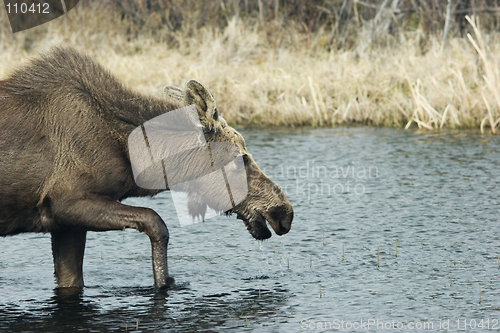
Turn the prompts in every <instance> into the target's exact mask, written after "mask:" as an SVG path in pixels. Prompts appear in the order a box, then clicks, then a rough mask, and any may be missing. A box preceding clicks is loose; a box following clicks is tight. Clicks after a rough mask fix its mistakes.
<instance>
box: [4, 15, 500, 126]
mask: <svg viewBox="0 0 500 333" xmlns="http://www.w3.org/2000/svg"><path fill="white" fill-rule="evenodd" d="M0 21H1V22H2V25H1V29H2V31H1V33H0V78H4V77H5V76H6V75H7V74H8V72H9V71H10V70H11V69H12V68H13V67H15V66H18V65H19V64H21V63H22V62H23V61H25V59H27V58H28V57H29V56H31V55H33V54H36V53H37V52H39V51H43V50H44V49H46V48H47V47H48V46H50V45H54V44H64V43H69V44H72V45H75V46H76V47H78V48H80V49H81V50H83V51H85V52H87V53H90V54H91V55H93V56H95V57H96V58H97V59H98V60H99V61H100V62H101V63H102V64H103V65H104V66H105V67H107V68H109V70H110V71H111V72H112V73H114V74H115V75H116V76H117V77H118V78H119V79H120V80H122V81H123V82H124V83H125V84H126V85H128V86H130V87H132V88H134V89H137V90H139V91H142V92H145V93H151V94H160V93H161V90H162V87H163V86H164V85H166V84H173V85H177V86H183V84H184V83H185V82H186V80H188V79H190V78H196V79H198V80H200V81H201V82H203V83H204V84H206V85H207V86H208V87H209V88H210V89H211V91H212V92H213V93H214V95H215V97H216V99H217V101H218V107H219V109H220V111H221V113H222V114H223V116H224V117H225V118H226V119H227V120H228V122H229V123H231V124H238V125H257V126H302V125H312V126H336V125H343V124H368V125H377V126H397V127H406V126H409V127H411V126H419V127H424V128H429V129H434V128H440V127H452V128H478V129H479V128H480V127H481V124H482V125H483V127H484V129H485V131H487V130H489V128H488V127H491V124H492V123H493V124H494V123H495V121H496V119H498V118H499V117H500V112H499V103H500V101H498V99H497V97H498V96H497V97H496V96H495V94H496V90H497V88H496V87H497V85H498V83H499V82H500V80H499V79H498V75H499V73H498V65H499V62H500V36H499V35H498V34H496V33H488V34H486V35H484V36H483V38H484V45H486V46H482V47H483V48H484V51H485V53H486V63H487V65H485V62H484V60H483V58H481V57H480V56H478V52H477V51H476V49H475V48H474V46H473V44H472V43H471V42H470V40H469V39H467V38H450V39H449V40H448V42H447V45H446V46H444V47H443V44H442V42H441V39H440V38H438V37H433V35H432V34H426V33H424V31H423V30H422V29H420V28H418V27H417V28H415V29H414V30H413V31H402V32H400V33H398V34H396V35H394V34H386V35H379V36H377V42H376V43H374V42H372V37H373V34H372V32H371V30H369V29H368V28H366V29H360V31H359V32H358V35H357V39H356V41H355V42H354V43H353V45H352V47H350V48H349V49H347V50H345V49H339V50H337V49H329V48H328V47H325V45H326V44H327V43H328V40H329V35H330V33H329V31H326V30H324V29H321V28H320V29H318V31H316V32H314V33H304V32H301V31H300V30H299V29H295V28H294V27H293V26H288V27H287V28H286V29H285V28H281V26H280V23H279V22H277V21H276V22H275V26H274V28H273V26H271V25H268V26H267V27H266V29H263V28H262V26H261V25H260V24H259V23H258V22H255V21H252V20H244V19H241V18H240V19H239V20H237V19H235V18H232V19H229V20H228V23H227V26H226V27H222V28H221V27H209V26H205V27H201V28H199V29H192V28H185V29H183V28H181V29H178V30H177V31H175V32H173V33H171V34H170V35H168V36H167V37H161V36H160V37H159V36H157V35H154V34H147V33H141V34H137V35H135V36H133V37H131V36H130V33H126V30H127V24H125V23H124V22H123V20H121V18H120V17H119V15H118V14H116V15H114V14H113V13H109V12H108V13H104V12H100V11H98V10H97V11H96V10H93V11H90V10H89V8H83V9H82V8H78V7H77V8H75V9H74V10H72V11H71V12H70V13H68V15H67V16H66V17H63V18H61V19H58V20H55V21H53V22H51V23H48V24H45V25H43V26H39V27H36V28H33V29H30V30H28V31H24V32H20V33H17V34H15V35H12V33H11V32H10V28H9V27H8V25H7V18H6V15H5V13H3V11H2V14H0ZM273 29H274V30H273ZM436 36H437V35H436ZM472 37H474V39H476V40H477V39H478V37H477V36H476V35H474V34H473V35H472ZM478 46H479V47H481V45H478ZM484 77H486V78H487V79H488V80H485V78H484ZM488 81H489V82H490V84H488V83H487V82H488ZM488 108H489V110H490V112H489V113H488Z"/></svg>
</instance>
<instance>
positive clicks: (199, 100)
mask: <svg viewBox="0 0 500 333" xmlns="http://www.w3.org/2000/svg"><path fill="white" fill-rule="evenodd" d="M185 100H186V104H187V105H191V104H194V105H195V106H196V110H198V115H199V116H200V119H201V118H209V119H214V120H217V119H218V118H219V114H218V112H217V106H216V104H215V98H214V96H213V95H212V93H211V92H210V91H209V90H208V89H207V87H205V86H204V85H203V84H201V83H200V82H198V81H196V80H192V79H191V80H189V81H188V82H186V95H185Z"/></svg>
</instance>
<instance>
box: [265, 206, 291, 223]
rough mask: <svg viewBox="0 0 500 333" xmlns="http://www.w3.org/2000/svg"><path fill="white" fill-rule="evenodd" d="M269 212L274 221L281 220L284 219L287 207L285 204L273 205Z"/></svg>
mask: <svg viewBox="0 0 500 333" xmlns="http://www.w3.org/2000/svg"><path fill="white" fill-rule="evenodd" d="M267 213H268V215H269V217H270V218H271V219H272V220H273V221H280V220H281V219H283V218H284V217H285V216H286V214H287V209H286V207H285V206H284V205H283V206H275V207H271V208H270V209H269V211H268V212H267Z"/></svg>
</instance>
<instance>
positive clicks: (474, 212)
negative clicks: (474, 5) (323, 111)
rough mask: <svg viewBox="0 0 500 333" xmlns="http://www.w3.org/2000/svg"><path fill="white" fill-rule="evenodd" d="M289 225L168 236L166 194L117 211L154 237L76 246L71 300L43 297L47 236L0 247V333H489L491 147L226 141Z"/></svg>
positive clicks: (495, 172) (409, 135) (448, 139)
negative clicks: (269, 189) (256, 234)
mask: <svg viewBox="0 0 500 333" xmlns="http://www.w3.org/2000/svg"><path fill="white" fill-rule="evenodd" d="M241 132H242V134H243V135H244V137H245V139H246V142H247V146H248V149H249V151H250V152H251V153H252V154H253V156H254V158H255V160H256V161H257V163H258V164H259V166H260V167H261V168H262V169H265V170H266V173H267V175H268V176H269V177H270V178H271V179H272V180H273V181H274V182H275V183H277V184H278V185H279V186H281V187H282V188H283V189H284V190H285V192H286V194H287V196H288V198H289V199H290V201H291V203H292V205H293V206H294V210H295V218H294V222H293V225H292V229H291V231H290V232H289V233H288V234H287V235H284V236H281V237H278V236H276V235H274V234H273V237H272V238H271V239H269V240H267V241H264V242H259V241H256V240H254V239H253V238H252V237H251V236H250V234H249V233H248V232H247V231H246V229H245V227H244V226H243V223H242V222H241V221H239V220H236V219H235V217H234V216H233V217H229V218H228V217H216V218H214V219H210V220H207V221H206V222H204V223H198V224H193V225H190V226H186V227H181V226H180V225H179V224H178V223H177V222H176V215H175V210H174V208H173V204H172V201H171V199H170V197H169V194H168V193H163V194H160V195H158V196H157V197H155V198H141V199H133V200H127V201H126V203H128V204H131V205H140V206H146V207H151V208H153V209H155V210H156V211H157V212H158V213H159V214H160V215H161V216H162V217H163V219H164V220H165V221H166V222H167V224H168V227H169V230H170V245H169V270H170V273H171V274H172V275H173V277H174V278H175V279H176V284H175V287H174V288H173V289H171V290H168V291H166V292H163V293H156V292H155V290H154V289H153V288H152V285H153V276H152V269H151V259H150V245H149V239H148V238H147V237H146V236H145V235H144V234H140V233H138V232H136V231H134V230H126V231H119V232H106V233H89V234H88V239H87V247H86V256H85V262H84V279H85V285H86V287H85V289H84V291H83V292H82V293H81V294H77V295H71V294H64V293H62V292H61V291H58V290H55V289H54V287H55V284H54V279H53V276H52V272H53V267H52V256H51V249H50V236H49V235H48V234H24V235H18V236H14V237H7V238H0V253H1V256H0V331H2V332H77V331H82V332H103V331H108V332H126V331H128V332H133V331H135V332H220V331H227V332H299V331H306V332H307V331H314V332H323V331H325V332H328V331H334V330H337V329H338V330H340V331H345V332H358V331H363V332H384V331H401V330H405V329H413V330H412V331H415V332H429V331H442V332H447V331H450V332H454V331H458V330H464V331H465V330H467V331H470V330H474V331H499V330H500V291H499V288H498V287H499V286H500V258H499V255H500V224H499V208H500V206H499V200H500V184H499V180H500V168H499V166H500V154H499V149H500V139H499V137H495V136H490V135H479V134H477V133H476V132H467V131H461V132H437V131H436V132H430V131H425V132H418V131H404V130H398V129H379V128H349V129H344V128H339V129H326V130H276V131H261V130H255V131H253V130H242V131H241Z"/></svg>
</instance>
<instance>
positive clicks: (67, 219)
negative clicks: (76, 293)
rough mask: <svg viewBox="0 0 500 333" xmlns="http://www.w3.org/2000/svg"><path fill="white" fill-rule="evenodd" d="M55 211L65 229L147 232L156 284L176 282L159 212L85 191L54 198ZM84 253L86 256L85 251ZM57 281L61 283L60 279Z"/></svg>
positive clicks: (166, 284) (166, 233) (164, 228)
mask: <svg viewBox="0 0 500 333" xmlns="http://www.w3.org/2000/svg"><path fill="white" fill-rule="evenodd" d="M52 214H53V218H54V221H55V222H56V223H57V225H59V226H60V227H61V230H67V229H70V228H74V229H76V230H78V229H80V230H89V231H107V230H122V229H125V228H134V229H137V230H139V231H140V232H144V233H145V234H146V235H148V236H149V239H150V241H151V250H152V261H153V274H154V279H155V287H156V288H157V289H163V288H166V287H168V286H169V285H170V284H172V283H173V279H172V278H171V277H169V276H168V266H167V245H168V239H169V234H168V229H167V226H166V225H165V222H163V220H162V219H161V218H160V216H159V215H158V214H157V213H156V212H155V211H153V210H151V209H148V208H140V207H132V206H128V205H124V204H121V203H119V202H117V201H115V200H113V199H111V198H109V197H106V196H101V195H97V194H85V195H82V196H80V197H78V198H73V199H64V200H54V201H53V203H52ZM57 233H58V231H57V232H53V235H54V234H56V236H57V238H58V239H59V238H60V237H64V232H63V231H61V235H60V237H59V234H57ZM53 237H54V236H53ZM53 239H54V238H53ZM61 242H63V241H61ZM53 243H54V241H53ZM61 244H63V243H61ZM81 254H82V258H83V251H82V253H81ZM54 260H55V257H54ZM56 270H57V267H56ZM57 282H58V284H59V280H58V281H57ZM82 283H83V280H82ZM60 286H64V287H65V286H66V285H60Z"/></svg>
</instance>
